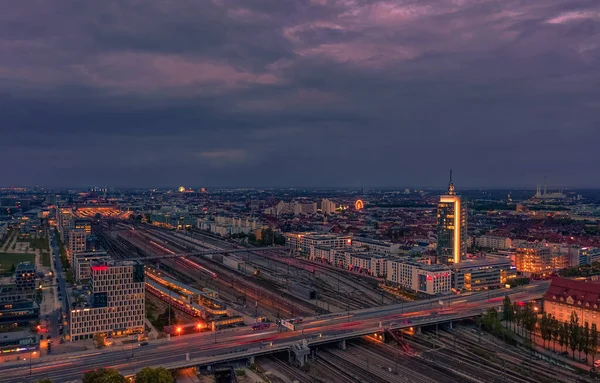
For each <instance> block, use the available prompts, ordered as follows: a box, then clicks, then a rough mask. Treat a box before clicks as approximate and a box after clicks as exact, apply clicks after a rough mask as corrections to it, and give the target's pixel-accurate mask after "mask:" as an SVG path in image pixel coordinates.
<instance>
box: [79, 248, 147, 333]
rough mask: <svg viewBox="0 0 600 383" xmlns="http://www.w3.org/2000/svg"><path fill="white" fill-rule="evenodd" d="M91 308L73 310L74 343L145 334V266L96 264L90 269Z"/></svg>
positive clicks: (129, 262) (118, 263) (122, 263)
mask: <svg viewBox="0 0 600 383" xmlns="http://www.w3.org/2000/svg"><path fill="white" fill-rule="evenodd" d="M90 274H91V275H90V285H91V289H92V293H91V296H90V302H89V304H90V306H91V307H90V308H83V307H81V308H80V307H79V306H74V307H73V309H72V310H71V326H70V335H71V338H70V339H71V341H77V340H81V339H91V338H93V336H94V334H98V333H100V334H107V335H109V334H110V335H112V336H123V335H128V334H139V333H142V332H143V331H144V317H145V291H144V266H143V265H142V264H141V263H137V262H132V261H106V260H102V261H95V262H93V263H92V264H91V266H90Z"/></svg>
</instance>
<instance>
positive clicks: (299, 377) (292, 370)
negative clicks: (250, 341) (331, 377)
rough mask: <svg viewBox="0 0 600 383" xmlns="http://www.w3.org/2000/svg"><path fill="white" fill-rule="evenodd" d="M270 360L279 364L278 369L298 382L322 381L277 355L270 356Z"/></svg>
mask: <svg viewBox="0 0 600 383" xmlns="http://www.w3.org/2000/svg"><path fill="white" fill-rule="evenodd" d="M269 361H270V362H272V363H274V364H275V365H276V366H277V369H278V370H280V371H282V372H285V373H286V374H287V375H288V377H292V380H293V381H298V383H320V382H322V381H321V380H319V379H317V378H314V377H311V376H310V375H308V374H307V373H305V372H304V371H302V370H300V369H298V368H296V367H294V366H291V365H289V364H288V363H286V362H284V361H283V360H281V359H279V358H277V357H275V356H271V357H269Z"/></svg>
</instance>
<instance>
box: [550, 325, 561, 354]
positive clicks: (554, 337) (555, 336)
mask: <svg viewBox="0 0 600 383" xmlns="http://www.w3.org/2000/svg"><path fill="white" fill-rule="evenodd" d="M551 321H552V322H551V323H552V340H553V341H554V344H553V346H552V350H553V351H556V340H557V339H558V336H559V334H560V322H559V321H558V320H557V319H556V318H555V317H552V320H551Z"/></svg>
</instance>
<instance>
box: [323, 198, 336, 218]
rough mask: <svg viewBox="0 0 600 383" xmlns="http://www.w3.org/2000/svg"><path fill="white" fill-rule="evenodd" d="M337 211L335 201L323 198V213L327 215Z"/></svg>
mask: <svg viewBox="0 0 600 383" xmlns="http://www.w3.org/2000/svg"><path fill="white" fill-rule="evenodd" d="M335 212H336V206H335V203H334V202H333V201H330V200H328V199H323V200H321V213H323V214H326V215H331V214H335Z"/></svg>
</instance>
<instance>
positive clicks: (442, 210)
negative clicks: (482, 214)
mask: <svg viewBox="0 0 600 383" xmlns="http://www.w3.org/2000/svg"><path fill="white" fill-rule="evenodd" d="M437 226H438V230H437V235H438V238H437V258H438V259H437V262H438V263H460V262H461V261H462V260H463V259H465V258H466V256H467V238H468V237H467V210H466V209H465V207H464V206H463V205H461V201H460V197H459V196H457V195H456V192H455V191H454V184H453V183H452V172H450V183H449V184H448V194H447V195H443V196H441V197H440V202H439V203H438V210H437Z"/></svg>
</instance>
